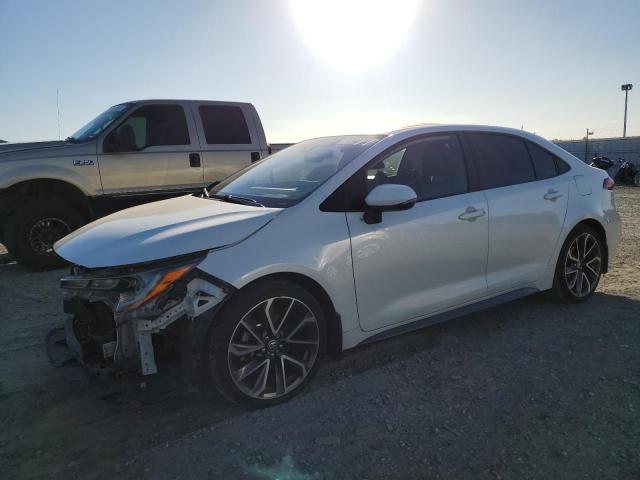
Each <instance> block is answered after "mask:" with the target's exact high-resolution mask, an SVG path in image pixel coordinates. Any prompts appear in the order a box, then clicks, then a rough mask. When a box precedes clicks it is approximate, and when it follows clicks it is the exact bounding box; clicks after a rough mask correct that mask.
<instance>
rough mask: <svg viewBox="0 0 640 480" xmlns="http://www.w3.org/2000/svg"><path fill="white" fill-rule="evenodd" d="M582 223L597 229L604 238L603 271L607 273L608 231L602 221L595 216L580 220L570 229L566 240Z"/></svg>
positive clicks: (602, 238)
mask: <svg viewBox="0 0 640 480" xmlns="http://www.w3.org/2000/svg"><path fill="white" fill-rule="evenodd" d="M582 225H584V226H587V227H589V228H591V229H592V230H595V232H596V233H597V234H598V236H599V237H600V239H601V240H602V243H603V247H604V252H603V256H604V261H603V262H602V266H603V268H602V273H607V272H608V271H609V246H608V245H607V231H606V229H605V228H604V226H603V225H602V223H600V222H599V221H598V220H596V219H595V218H585V219H583V220H580V221H579V222H578V223H576V224H575V225H574V226H573V227H572V228H571V230H569V232H568V233H567V236H566V237H565V241H566V238H568V237H569V235H571V233H572V232H573V231H574V230H575V229H576V228H578V227H580V226H582Z"/></svg>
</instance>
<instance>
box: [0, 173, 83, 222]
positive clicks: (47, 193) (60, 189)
mask: <svg viewBox="0 0 640 480" xmlns="http://www.w3.org/2000/svg"><path fill="white" fill-rule="evenodd" d="M3 196H4V197H7V198H15V199H16V200H17V202H18V203H22V202H23V201H25V200H26V201H31V200H50V199H53V198H56V199H60V200H64V201H66V202H67V203H69V204H70V205H71V206H72V207H73V208H74V209H76V210H77V211H78V212H79V213H80V215H81V216H82V217H83V218H84V220H85V221H89V220H91V219H92V218H93V208H92V206H91V202H90V201H89V199H88V198H87V196H86V194H85V192H84V191H83V190H82V189H81V188H80V187H78V186H77V185H74V184H73V183H70V182H68V181H66V180H60V179H57V178H37V179H32V180H24V181H22V182H19V183H16V184H14V185H12V186H10V187H8V188H7V189H6V190H5V192H4V195H3Z"/></svg>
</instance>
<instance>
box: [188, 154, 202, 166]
mask: <svg viewBox="0 0 640 480" xmlns="http://www.w3.org/2000/svg"><path fill="white" fill-rule="evenodd" d="M189 165H191V166H192V167H199V166H200V165H202V163H201V162H200V154H199V153H190V154H189Z"/></svg>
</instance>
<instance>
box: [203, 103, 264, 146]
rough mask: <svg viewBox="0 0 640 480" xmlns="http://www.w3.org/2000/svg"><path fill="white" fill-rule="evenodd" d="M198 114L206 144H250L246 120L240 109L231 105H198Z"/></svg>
mask: <svg viewBox="0 0 640 480" xmlns="http://www.w3.org/2000/svg"><path fill="white" fill-rule="evenodd" d="M198 112H199V113H200V118H201V119H202V126H203V128H204V136H205V140H206V142H207V144H209V145H239V144H241V145H242V144H251V135H250V133H249V127H248V126H247V120H246V118H245V116H244V113H243V111H242V109H241V108H240V107H237V106H233V105H200V106H199V107H198Z"/></svg>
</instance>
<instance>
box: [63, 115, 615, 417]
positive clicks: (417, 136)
mask: <svg viewBox="0 0 640 480" xmlns="http://www.w3.org/2000/svg"><path fill="white" fill-rule="evenodd" d="M613 185H614V184H613V181H612V180H611V179H610V178H609V177H608V176H607V174H606V173H605V172H604V171H602V170H599V169H595V168H592V167H590V166H588V165H586V164H584V163H582V162H581V161H579V160H578V159H577V158H575V157H574V156H572V155H571V154H569V153H568V152H566V151H564V150H562V149H561V148H559V147H557V146H555V145H553V144H552V143H550V142H548V141H546V140H544V139H542V138H540V137H538V136H536V135H533V134H530V133H526V132H523V131H519V130H512V129H506V128H499V127H484V126H452V125H440V126H423V127H411V128H406V129H401V130H398V131H395V132H392V133H388V134H381V135H349V136H337V137H327V138H319V139H313V140H308V141H304V142H301V143H299V144H297V145H295V146H292V147H289V148H287V149H286V150H283V151H281V152H278V153H276V154H274V155H272V156H271V157H268V158H266V159H264V160H262V161H260V162H257V163H255V164H253V165H250V166H249V167H247V168H246V169H244V170H242V171H240V172H238V173H236V174H234V175H232V176H230V177H229V178H227V179H225V180H224V181H223V182H221V183H219V184H217V185H215V186H212V187H211V188H210V189H208V190H206V191H205V192H203V194H202V195H191V196H183V197H180V198H176V199H171V200H165V201H161V202H157V203H151V204H147V205H143V206H139V207H134V208H132V209H129V210H125V211H121V212H119V213H116V214H113V215H111V216H108V217H105V218H103V219H100V220H98V221H96V222H94V223H92V224H90V225H87V226H85V227H83V228H81V229H80V230H78V231H76V232H75V233H73V234H71V235H69V236H67V237H66V238H64V239H63V240H61V241H59V242H58V243H57V244H56V246H55V249H56V251H57V253H58V254H59V255H60V256H61V257H63V258H65V259H67V260H69V261H70V262H72V263H73V264H74V266H73V267H72V271H71V274H70V275H69V276H66V277H65V278H63V279H62V288H63V292H64V306H65V311H66V312H68V313H69V314H71V315H70V316H69V320H68V323H67V326H66V336H67V342H68V344H69V346H70V347H71V349H72V351H73V352H74V354H75V356H76V357H77V358H79V359H80V361H82V362H84V363H85V364H87V365H100V368H104V369H111V370H133V371H139V372H141V373H142V374H152V373H156V372H157V370H158V364H157V362H156V353H157V349H158V348H160V345H161V344H162V345H165V344H166V342H167V341H169V342H173V343H174V344H175V345H176V348H177V349H178V350H179V351H180V353H181V355H182V359H183V362H182V363H183V364H184V365H188V366H189V367H188V368H189V369H190V371H192V372H198V374H199V375H200V377H199V378H200V380H204V381H207V382H209V383H210V384H211V385H212V386H213V387H214V388H215V389H217V390H218V391H219V392H220V393H221V394H222V395H223V396H224V397H226V398H228V399H230V400H232V401H234V402H242V403H248V404H252V405H259V406H263V405H271V404H274V403H278V402H282V401H284V400H287V399H289V398H291V397H292V396H294V395H296V394H298V393H299V392H300V391H301V390H302V389H303V388H304V386H305V385H306V384H307V382H308V381H309V380H310V378H311V377H312V376H313V374H314V373H315V372H316V370H317V369H318V366H319V365H320V363H321V361H322V359H323V356H324V355H325V353H330V354H338V353H340V352H342V351H344V350H347V349H351V348H354V347H356V346H357V345H361V344H364V343H368V342H373V341H377V340H381V339H384V338H386V337H389V336H392V335H396V334H399V333H403V332H407V331H411V330H415V329H417V328H421V327H424V326H426V325H430V324H433V323H436V322H441V321H444V320H447V319H450V318H453V317H457V316H460V315H464V314H467V313H470V312H473V311H477V310H480V309H483V308H487V307H490V306H493V305H497V304H500V303H503V302H507V301H511V300H514V299H517V298H521V297H524V296H526V295H530V294H533V293H535V292H541V291H549V292H550V293H551V294H552V295H553V296H554V297H555V298H556V299H558V300H561V301H563V302H568V303H577V302H584V301H586V300H587V299H588V298H589V297H590V296H591V295H592V294H593V292H594V291H595V289H596V287H597V286H598V282H599V280H600V277H601V275H602V274H603V273H606V272H607V269H608V265H609V259H610V258H611V257H612V256H613V255H614V253H615V251H616V247H617V244H618V239H619V236H620V228H621V226H620V225H621V224H620V217H619V215H618V213H617V211H616V208H615V203H614V196H613V191H612V190H613ZM163 348H164V347H163Z"/></svg>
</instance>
